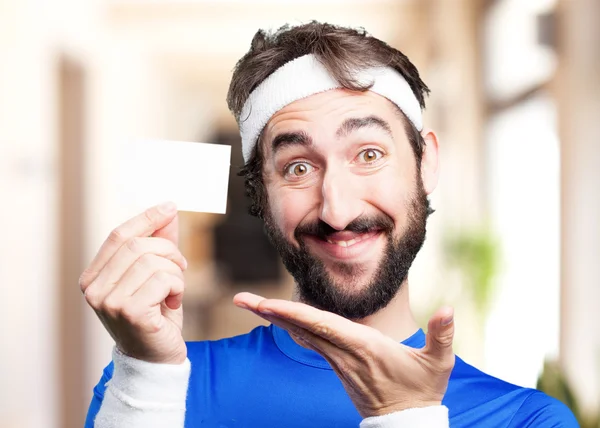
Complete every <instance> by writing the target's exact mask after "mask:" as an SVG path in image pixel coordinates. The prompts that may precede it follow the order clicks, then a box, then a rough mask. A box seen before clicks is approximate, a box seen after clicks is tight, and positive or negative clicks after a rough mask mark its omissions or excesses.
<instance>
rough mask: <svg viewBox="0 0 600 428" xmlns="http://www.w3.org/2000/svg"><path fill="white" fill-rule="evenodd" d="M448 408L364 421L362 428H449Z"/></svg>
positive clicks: (383, 416)
mask: <svg viewBox="0 0 600 428" xmlns="http://www.w3.org/2000/svg"><path fill="white" fill-rule="evenodd" d="M449 426H450V423H449V421H448V408H447V407H446V406H429V407H419V408H414V409H406V410H402V411H400V412H394V413H390V414H387V415H382V416H372V417H369V418H365V419H363V421H362V422H361V423H360V428H398V427H402V428H421V427H423V428H448V427H449Z"/></svg>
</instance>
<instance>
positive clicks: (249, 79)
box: [227, 21, 429, 219]
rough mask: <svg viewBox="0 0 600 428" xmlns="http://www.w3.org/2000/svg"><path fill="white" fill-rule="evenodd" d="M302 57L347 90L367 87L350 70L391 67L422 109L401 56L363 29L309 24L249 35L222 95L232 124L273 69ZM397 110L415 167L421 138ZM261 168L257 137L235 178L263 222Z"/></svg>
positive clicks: (423, 91) (420, 89)
mask: <svg viewBox="0 0 600 428" xmlns="http://www.w3.org/2000/svg"><path fill="white" fill-rule="evenodd" d="M307 54H313V55H315V56H316V57H317V59H318V60H319V61H320V62H321V63H322V64H323V66H324V67H325V68H326V69H327V70H328V71H329V73H330V74H331V75H332V76H333V77H334V78H335V79H336V80H337V81H338V82H339V83H340V85H341V86H342V87H343V88H345V89H349V90H353V91H366V90H368V89H369V86H364V85H361V83H360V82H357V81H356V80H355V79H354V78H353V76H354V74H355V71H356V70H361V69H365V68H369V67H379V66H384V67H385V66H387V67H392V68H393V69H395V70H396V71H398V72H399V73H400V74H401V75H402V76H403V77H404V78H405V79H406V81H407V82H408V84H409V85H410V88H411V89H412V91H413V93H414V94H415V97H416V98H417V100H418V101H419V104H420V105H421V108H422V109H424V108H425V96H427V95H428V94H429V88H428V87H427V86H426V85H425V83H424V82H423V81H422V80H421V78H420V77H419V71H418V70H417V68H416V67H415V66H414V65H413V64H412V63H411V62H410V61H409V59H408V58H407V57H406V55H404V54H403V53H402V52H400V51H398V50H396V49H394V48H392V47H390V46H389V45H388V44H386V43H385V42H383V41H381V40H379V39H376V38H374V37H372V36H370V35H369V34H368V33H367V32H366V31H365V30H364V29H352V28H345V27H339V26H335V25H331V24H325V23H319V22H316V21H312V22H310V23H308V24H304V25H301V26H295V27H290V26H288V25H286V26H283V27H281V28H279V29H278V30H277V31H275V32H274V33H266V32H265V31H264V30H259V31H258V32H257V33H256V34H255V35H254V38H253V39H252V43H251V45H250V50H249V51H248V52H247V53H246V54H245V55H244V56H243V57H242V58H241V59H240V60H239V61H238V63H237V64H236V67H235V69H234V72H233V77H232V79H231V84H230V86H229V92H228V94H227V105H228V106H229V109H230V110H231V112H232V113H233V115H234V116H235V119H236V121H237V122H238V124H239V123H240V122H241V121H243V120H244V118H241V117H240V114H241V111H242V108H243V106H244V103H245V102H246V100H247V99H248V96H249V95H250V93H251V92H252V91H253V90H254V89H255V88H256V87H257V86H258V85H260V84H261V83H262V82H263V81H264V80H265V79H266V78H267V77H269V76H270V75H271V74H272V73H273V72H274V71H275V70H277V69H278V68H279V67H281V66H283V65H284V64H286V63H287V62H289V61H291V60H293V59H296V58H298V57H300V56H303V55H307ZM398 112H399V114H400V115H401V116H402V118H403V120H404V124H405V128H406V132H407V136H408V139H409V141H410V144H411V146H412V148H413V151H414V153H415V158H416V160H417V166H419V165H420V163H421V162H420V161H421V157H422V152H423V145H424V141H423V138H422V137H421V134H420V132H419V131H418V130H417V129H416V128H415V127H414V125H413V124H412V123H411V122H410V121H409V120H408V119H407V118H406V116H404V114H403V113H402V112H401V111H400V109H398ZM262 164H263V159H262V149H261V141H260V138H259V141H258V143H257V144H256V145H255V146H254V149H253V150H252V153H251V155H250V158H249V160H248V162H247V163H246V164H245V165H244V166H243V167H242V168H241V170H240V172H239V174H238V175H240V176H243V177H244V181H245V186H246V193H247V195H248V196H249V197H250V209H249V211H250V214H252V215H254V216H257V217H259V218H263V219H264V214H265V208H266V206H267V192H266V189H265V185H264V180H263V174H262V172H263V171H262ZM419 169H420V168H419Z"/></svg>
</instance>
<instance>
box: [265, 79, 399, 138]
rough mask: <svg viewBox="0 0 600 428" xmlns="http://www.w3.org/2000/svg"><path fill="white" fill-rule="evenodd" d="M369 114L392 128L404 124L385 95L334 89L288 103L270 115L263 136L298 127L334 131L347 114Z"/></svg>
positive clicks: (362, 115) (349, 115)
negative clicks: (379, 118) (382, 120)
mask: <svg viewBox="0 0 600 428" xmlns="http://www.w3.org/2000/svg"><path fill="white" fill-rule="evenodd" d="M370 115H375V116H378V117H381V118H382V119H384V120H385V121H387V122H388V123H389V124H390V126H392V127H397V126H400V127H403V124H404V122H403V121H402V117H401V115H400V114H398V109H397V107H396V106H395V105H394V104H392V102H391V101H389V100H388V99H387V98H384V97H382V96H381V95H378V94H376V93H374V92H371V91H366V92H356V91H349V90H346V89H335V90H330V91H326V92H322V93H319V94H314V95H311V96H309V97H306V98H303V99H301V100H297V101H294V102H293V103H291V104H288V105H287V106H285V107H284V108H282V109H281V110H279V111H278V112H277V113H275V114H274V115H273V116H272V117H271V119H270V120H269V122H268V123H267V125H266V126H265V132H264V136H266V137H267V139H268V136H269V135H274V134H276V133H280V132H285V131H286V130H289V128H290V127H297V126H302V128H309V129H310V128H311V127H314V128H320V129H324V128H325V129H327V128H329V129H331V130H335V129H337V126H338V125H339V123H340V122H341V121H343V120H344V119H346V118H348V117H366V116H370ZM402 129H403V128H402Z"/></svg>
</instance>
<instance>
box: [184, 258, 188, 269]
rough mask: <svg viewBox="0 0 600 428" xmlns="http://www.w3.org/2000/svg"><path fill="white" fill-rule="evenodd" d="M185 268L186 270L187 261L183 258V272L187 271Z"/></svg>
mask: <svg viewBox="0 0 600 428" xmlns="http://www.w3.org/2000/svg"><path fill="white" fill-rule="evenodd" d="M187 268H188V261H187V259H186V258H185V257H184V258H183V270H185V269H187Z"/></svg>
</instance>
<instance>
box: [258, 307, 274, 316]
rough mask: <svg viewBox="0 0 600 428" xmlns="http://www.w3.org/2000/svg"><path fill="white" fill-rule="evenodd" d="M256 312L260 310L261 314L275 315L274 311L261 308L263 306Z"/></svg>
mask: <svg viewBox="0 0 600 428" xmlns="http://www.w3.org/2000/svg"><path fill="white" fill-rule="evenodd" d="M258 312H260V313H261V314H263V315H275V313H274V312H272V311H270V310H269V309H263V308H260V309H259V310H258Z"/></svg>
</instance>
